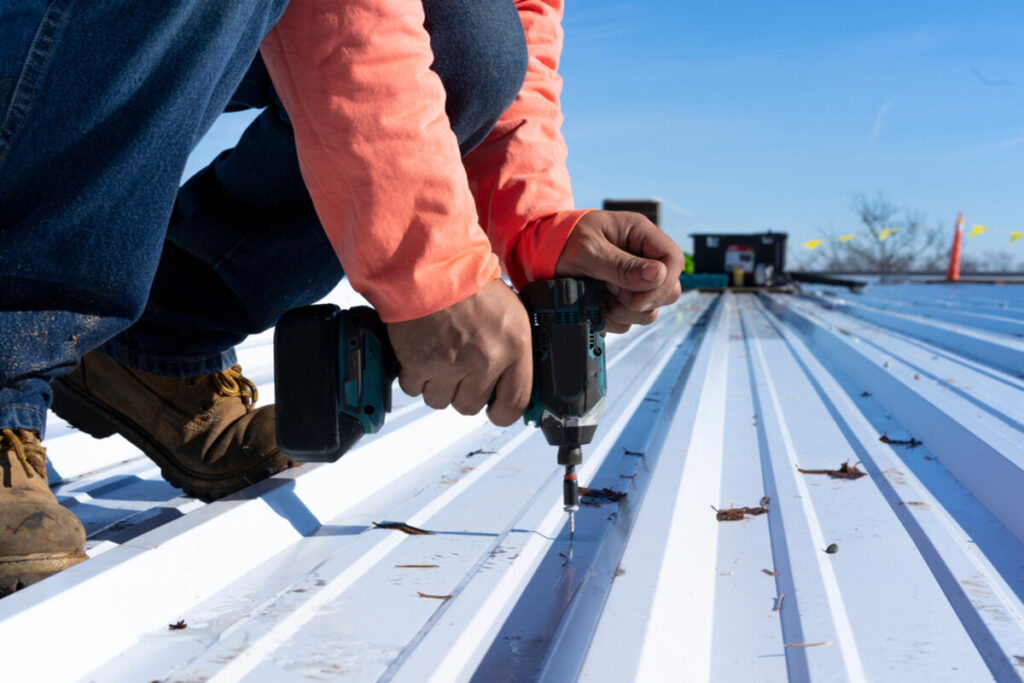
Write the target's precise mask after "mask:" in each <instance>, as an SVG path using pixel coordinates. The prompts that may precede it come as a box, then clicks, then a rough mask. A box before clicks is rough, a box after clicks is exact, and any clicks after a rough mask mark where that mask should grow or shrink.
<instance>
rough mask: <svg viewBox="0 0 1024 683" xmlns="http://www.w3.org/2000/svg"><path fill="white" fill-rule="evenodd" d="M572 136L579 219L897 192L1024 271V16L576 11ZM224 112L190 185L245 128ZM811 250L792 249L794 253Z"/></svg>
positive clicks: (820, 9)
mask: <svg viewBox="0 0 1024 683" xmlns="http://www.w3.org/2000/svg"><path fill="white" fill-rule="evenodd" d="M564 27H565V47H564V50H563V54H562V64H561V67H560V72H561V74H562V76H563V79H564V90H563V99H562V109H563V113H564V115H565V123H564V125H563V129H562V130H563V134H564V135H565V138H566V141H567V143H568V145H569V162H568V163H569V171H570V174H571V176H572V179H573V190H574V195H575V199H576V204H577V206H580V207H584V206H596V207H599V206H600V205H601V202H602V201H603V200H604V199H605V198H609V197H612V198H638V197H658V198H660V199H661V200H662V227H663V229H664V230H665V231H666V232H667V233H668V234H670V235H671V236H672V237H673V238H675V239H676V241H678V242H679V243H680V244H681V245H683V247H684V249H689V247H690V245H691V241H690V238H689V234H690V233H692V232H708V231H713V232H757V231H763V230H768V229H771V230H776V231H785V232H788V233H789V234H790V245H791V249H790V257H791V260H792V257H793V256H800V255H801V254H800V253H799V252H800V251H802V250H803V248H802V247H800V246H799V245H801V244H802V243H803V242H805V241H807V240H812V239H817V238H821V237H826V236H828V235H830V234H833V235H838V234H844V233H848V232H852V231H855V230H856V229H857V227H858V226H857V219H856V215H855V214H854V211H853V209H852V202H853V198H854V196H855V195H858V194H867V195H871V196H874V195H876V194H878V193H882V194H883V195H884V196H885V197H886V198H888V199H889V200H890V201H892V202H893V203H894V204H896V205H898V206H900V207H905V208H906V209H909V210H913V211H917V212H920V213H922V214H924V216H925V217H926V218H927V222H928V223H929V224H930V225H942V226H948V227H949V229H950V230H952V224H953V221H954V219H955V217H956V214H957V212H958V211H964V212H965V215H966V221H967V226H968V229H969V228H970V226H971V225H972V224H975V223H977V224H981V225H985V226H986V227H988V228H989V232H987V233H985V234H983V235H979V236H978V237H977V238H974V239H971V240H967V241H966V242H965V254H971V253H979V252H985V251H992V250H1011V251H1012V252H1014V253H1016V252H1019V254H1018V255H1017V260H1018V261H1020V260H1024V240H1019V241H1018V242H1016V243H1015V244H1013V245H1009V244H1008V241H1009V232H1010V231H1011V230H1016V231H1020V230H1024V192H1022V183H1024V59H1022V55H1024V3H1022V2H1020V0H1018V1H1016V2H974V3H965V2H949V1H947V0H939V1H936V2H917V1H914V2H906V1H902V2H892V0H889V1H888V2H879V1H877V0H865V1H862V2H859V3H839V2H832V1H827V2H816V3H810V2H808V3H796V2H770V3H766V2H724V3H707V2H702V3H696V2H678V1H674V2H673V1H669V0H658V1H654V2H639V3H632V2H630V3H625V2H611V1H609V0H569V2H568V3H567V7H566V14H565V20H564ZM232 116H233V117H234V118H232V117H222V120H221V121H220V122H219V123H218V125H217V127H216V128H215V130H214V131H213V132H212V134H211V135H210V136H208V137H207V139H205V140H204V141H203V142H202V143H201V144H200V147H199V148H198V149H197V151H196V153H195V154H194V155H193V159H192V161H191V162H190V172H191V171H192V170H194V169H195V168H197V167H198V165H199V164H201V163H205V159H207V158H209V157H210V156H212V154H213V153H215V152H216V150H217V149H220V148H222V147H223V146H225V145H228V144H232V142H233V139H234V138H236V137H237V135H238V134H240V132H241V129H242V128H243V127H244V125H245V124H246V122H247V121H248V117H247V116H245V115H244V114H243V115H240V116H239V115H232ZM794 252H796V253H794Z"/></svg>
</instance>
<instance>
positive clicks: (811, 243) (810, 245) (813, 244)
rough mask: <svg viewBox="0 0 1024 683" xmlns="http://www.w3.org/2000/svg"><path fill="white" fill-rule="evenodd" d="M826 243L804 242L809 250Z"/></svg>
mask: <svg viewBox="0 0 1024 683" xmlns="http://www.w3.org/2000/svg"><path fill="white" fill-rule="evenodd" d="M824 241H825V240H807V241H806V242H804V246H805V247H807V248H808V249H814V248H815V247H816V246H818V245H820V244H821V243H822V242H824Z"/></svg>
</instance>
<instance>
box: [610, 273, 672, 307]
mask: <svg viewBox="0 0 1024 683" xmlns="http://www.w3.org/2000/svg"><path fill="white" fill-rule="evenodd" d="M682 293H683V290H682V287H681V286H680V284H679V278H678V277H676V278H675V279H673V280H669V281H667V282H666V283H665V284H664V285H662V286H661V287H659V288H657V289H654V290H651V291H648V292H635V293H633V292H630V293H629V294H628V295H626V296H621V295H620V297H619V298H620V299H621V300H622V301H623V302H624V303H625V305H626V307H627V308H630V309H632V310H635V311H653V310H654V309H656V308H658V307H660V306H667V305H669V304H672V303H675V302H676V300H678V299H679V297H680V295H681V294H682Z"/></svg>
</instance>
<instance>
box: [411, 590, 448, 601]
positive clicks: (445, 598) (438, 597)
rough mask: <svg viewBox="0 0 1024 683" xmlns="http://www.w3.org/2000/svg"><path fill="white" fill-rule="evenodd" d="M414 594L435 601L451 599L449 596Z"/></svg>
mask: <svg viewBox="0 0 1024 683" xmlns="http://www.w3.org/2000/svg"><path fill="white" fill-rule="evenodd" d="M416 594H417V595H419V596H420V597H421V598H434V599H435V600H447V599H448V598H450V597H452V596H450V595H431V594H430V593H423V592H420V591H416Z"/></svg>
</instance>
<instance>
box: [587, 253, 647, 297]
mask: <svg viewBox="0 0 1024 683" xmlns="http://www.w3.org/2000/svg"><path fill="white" fill-rule="evenodd" d="M586 270H587V271H588V272H587V275H589V276H591V277H593V278H596V279H598V280H604V281H605V282H607V283H608V284H610V285H612V286H614V287H619V288H621V289H625V290H628V291H632V292H645V291H648V290H652V289H656V288H657V287H658V286H660V285H661V283H662V281H663V280H664V279H665V274H666V272H667V269H666V267H665V264H663V263H661V262H660V261H658V260H655V259H649V258H644V257H643V256H637V255H635V254H631V253H629V252H628V251H625V250H623V249H620V248H619V247H617V246H615V245H614V244H612V243H611V242H609V241H606V240H602V241H601V242H600V243H599V246H598V252H597V254H596V255H595V258H593V259H591V260H590V261H589V262H588V263H587V266H586Z"/></svg>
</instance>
